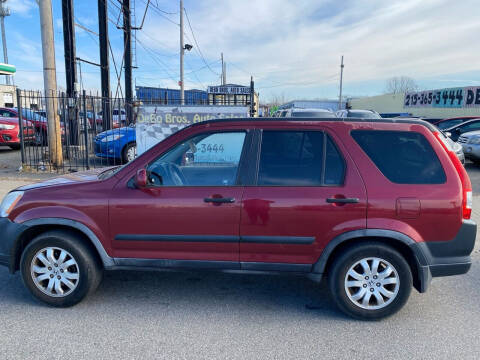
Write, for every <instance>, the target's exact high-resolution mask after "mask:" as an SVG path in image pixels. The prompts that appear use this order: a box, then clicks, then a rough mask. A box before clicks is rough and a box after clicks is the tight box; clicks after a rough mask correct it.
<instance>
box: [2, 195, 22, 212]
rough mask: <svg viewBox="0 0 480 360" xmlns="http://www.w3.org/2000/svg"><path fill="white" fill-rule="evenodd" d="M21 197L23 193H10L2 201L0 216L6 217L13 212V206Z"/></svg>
mask: <svg viewBox="0 0 480 360" xmlns="http://www.w3.org/2000/svg"><path fill="white" fill-rule="evenodd" d="M22 196H23V191H12V192H11V193H8V194H7V195H6V196H5V197H4V198H3V201H2V205H0V216H1V217H7V216H8V215H9V214H10V212H11V211H12V210H13V208H14V207H15V205H17V203H18V202H19V201H20V199H21V198H22Z"/></svg>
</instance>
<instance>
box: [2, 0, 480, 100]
mask: <svg viewBox="0 0 480 360" xmlns="http://www.w3.org/2000/svg"><path fill="white" fill-rule="evenodd" d="M87 2H88V4H90V3H91V4H92V6H90V5H88V4H87ZM145 3H146V1H138V2H137V9H136V18H137V22H140V20H141V17H142V16H143V11H144V9H145ZM150 3H151V6H150V8H149V10H148V13H147V17H146V20H145V24H144V27H143V29H142V30H141V31H137V32H136V34H137V37H138V40H139V42H138V43H137V44H136V54H137V62H138V66H139V68H138V69H136V70H134V76H135V77H137V80H138V83H141V84H145V85H150V86H159V85H161V86H167V85H168V86H171V87H178V85H177V84H176V82H177V81H178V77H179V70H178V68H179V63H178V61H179V60H178V52H179V26H178V25H177V23H178V21H179V19H178V17H179V15H178V13H177V14H173V15H169V14H165V13H163V12H161V11H159V10H158V9H161V10H164V11H166V12H175V11H178V9H177V7H178V5H176V4H178V3H175V4H174V3H172V2H171V1H167V0H165V1H164V0H158V1H154V2H150ZM8 4H9V6H10V7H11V8H13V6H12V4H15V5H14V6H15V7H16V9H17V11H19V12H20V11H23V13H25V14H29V13H30V12H31V10H32V9H33V7H35V6H36V4H35V3H34V1H33V0H15V1H12V0H10V1H9V2H8ZM157 4H158V6H157ZM93 5H94V6H93ZM184 5H185V7H186V10H187V14H188V19H189V20H190V22H191V26H192V28H193V34H194V35H195V38H194V36H193V34H192V31H191V29H190V26H189V22H188V19H187V17H185V33H186V36H185V42H187V43H189V44H192V45H194V49H193V50H192V51H191V52H187V53H186V55H185V61H186V62H185V67H186V70H185V73H186V74H187V75H186V85H187V87H189V88H191V87H196V88H199V87H201V85H202V84H203V85H211V84H215V83H218V82H219V77H218V75H217V74H216V73H218V72H220V66H219V63H218V59H219V58H220V53H221V52H223V53H224V57H225V60H226V62H227V81H228V82H232V83H239V84H248V83H249V80H250V74H252V75H253V76H254V78H255V84H256V87H257V88H258V89H259V90H260V92H261V93H262V95H263V96H264V97H269V96H272V95H274V94H285V96H286V97H288V98H292V97H306V98H316V97H324V96H327V97H336V96H338V80H339V72H340V67H339V65H340V64H339V63H340V57H341V55H344V56H345V72H344V86H345V89H344V92H346V93H348V94H352V95H363V94H365V93H367V92H368V93H369V94H372V93H379V92H381V91H383V90H384V88H385V79H387V78H389V77H392V76H400V75H406V76H410V77H412V78H414V79H416V80H417V82H419V83H421V84H422V87H427V88H428V87H429V86H437V85H438V83H439V82H438V81H436V80H435V79H447V80H448V79H449V78H451V79H454V80H455V79H457V80H458V79H460V78H459V77H454V76H448V75H449V74H456V73H461V72H463V73H469V72H471V73H475V72H476V73H477V74H478V72H480V65H478V62H477V61H476V58H477V52H478V51H477V49H476V47H477V42H478V40H477V34H478V33H479V32H480V23H479V22H478V21H477V19H476V12H477V9H478V0H462V1H457V2H451V1H449V0H422V1H418V0H390V1H384V0H362V1H358V0H342V1H338V0H308V1H307V0H304V1H292V0H262V1H258V0H242V1H238V0H222V1H218V0H202V1H193V0H185V4H184ZM22 9H23V10H22ZM92 9H94V10H93V12H94V13H95V15H93V16H92ZM111 10H112V11H114V12H115V13H116V12H117V10H116V9H115V8H112V9H111ZM54 13H55V12H54ZM58 15H59V12H58V11H57V16H56V21H58V18H59V16H58ZM75 15H76V17H77V20H78V21H79V22H80V23H82V24H83V25H85V26H88V27H89V28H91V29H94V30H96V29H97V21H96V1H95V0H83V1H82V2H78V4H77V8H76V14H75ZM115 20H116V19H114V21H115ZM59 25H60V24H57V27H58V28H59V27H60V26H59ZM137 25H139V24H137ZM15 30H16V31H18V32H22V31H23V30H22V29H21V27H20V26H18V27H17V28H16V29H15ZM76 30H77V34H78V35H79V36H77V50H78V54H82V56H86V57H87V56H88V58H92V59H97V58H98V44H96V43H95V42H94V41H93V40H92V39H91V38H92V36H90V35H88V34H85V32H84V31H81V30H79V29H78V28H77V29H76ZM22 34H23V33H22ZM110 36H111V42H112V47H113V49H114V54H115V59H116V60H117V62H118V63H120V62H121V56H122V54H123V43H122V39H121V37H122V33H121V31H118V30H117V29H115V28H114V27H112V26H111V31H110ZM56 37H58V36H56ZM24 38H25V44H21V43H20V40H22V39H16V43H15V44H16V45H15V47H14V48H13V50H10V48H9V51H10V52H13V53H15V52H16V56H18V59H19V61H22V62H23V61H24V63H28V62H29V61H30V62H31V63H32V66H33V65H34V64H35V66H38V59H40V60H41V49H40V48H39V47H38V45H39V44H40V39H39V36H38V39H37V40H34V39H30V37H29V36H28V35H24ZM195 39H196V40H197V43H195ZM22 41H23V40H22ZM35 41H37V44H36V45H34V44H33V43H34V42H35ZM198 45H199V46H200V49H199V48H198ZM61 47H62V46H61V44H60V45H59V47H57V55H58V54H61V51H63V50H62V49H61ZM199 50H201V52H202V54H203V56H204V57H205V60H206V62H207V63H209V64H211V65H210V67H211V68H212V69H213V71H211V70H210V69H209V68H208V67H207V66H205V63H204V61H203V59H202V57H201V56H200V54H199ZM22 53H23V54H29V55H30V56H29V57H32V58H33V59H20V58H21V57H22ZM12 56H13V55H12ZM23 57H25V56H24V55H23ZM57 65H58V64H57ZM112 68H113V66H112ZM192 70H196V71H195V72H191V71H192ZM462 78H463V77H462ZM87 79H88V81H91V82H92V83H91V84H90V85H89V86H91V87H93V86H98V84H99V83H100V81H99V79H95V76H94V75H92V76H87V77H86V81H87ZM468 79H469V77H468V76H466V77H465V85H467V84H468ZM472 79H478V77H472ZM452 82H453V81H452ZM442 84H443V85H442V86H448V81H445V82H443V81H442ZM455 84H457V82H455ZM458 84H460V83H459V82H458Z"/></svg>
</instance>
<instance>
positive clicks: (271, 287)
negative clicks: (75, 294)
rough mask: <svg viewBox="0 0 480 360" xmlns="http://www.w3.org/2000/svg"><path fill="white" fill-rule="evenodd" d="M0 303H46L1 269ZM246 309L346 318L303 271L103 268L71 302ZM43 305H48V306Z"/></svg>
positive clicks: (240, 311)
mask: <svg viewBox="0 0 480 360" xmlns="http://www.w3.org/2000/svg"><path fill="white" fill-rule="evenodd" d="M0 284H3V286H2V287H1V288H0V302H1V303H2V304H3V306H5V305H9V304H10V305H16V306H18V305H19V304H23V305H24V306H27V307H44V308H45V307H46V306H45V305H44V304H42V303H40V302H38V301H36V300H35V299H33V298H32V297H31V296H30V294H29V292H28V291H27V289H25V288H24V286H23V283H22V281H21V277H20V275H19V274H18V273H17V274H15V275H13V276H10V275H9V274H8V272H7V271H5V270H3V269H2V270H1V271H0ZM90 307H95V308H96V309H97V308H98V307H105V308H112V307H113V308H121V309H122V311H129V309H130V310H131V311H139V309H142V308H143V309H144V311H145V312H149V311H152V310H156V311H160V310H162V309H163V310H165V311H175V310H179V309H182V311H186V312H188V311H191V312H192V313H196V312H212V313H213V312H225V311H228V312H229V313H234V314H235V313H236V314H239V315H240V314H241V316H248V314H249V313H251V314H254V313H258V312H261V313H266V312H272V313H274V315H275V316H276V315H278V314H281V313H288V315H289V316H290V315H298V316H302V317H307V318H309V317H314V318H316V319H318V318H319V317H320V318H333V319H338V320H347V321H351V319H350V318H348V317H346V316H345V315H344V314H343V313H341V312H340V311H338V309H337V308H336V306H335V304H334V303H333V301H332V300H331V298H330V294H329V291H328V288H327V286H326V285H325V281H323V282H322V283H320V284H318V283H316V282H313V281H311V280H309V279H307V278H305V277H304V276H295V275H291V276H287V275H277V274H245V273H223V272H209V271H200V272H197V271H158V272H155V271H107V272H105V274H104V279H103V281H102V283H101V285H100V286H99V288H98V290H97V291H96V292H95V293H94V294H91V295H90V296H89V297H88V298H86V299H85V300H84V301H83V302H81V303H80V304H78V305H77V306H75V307H74V309H78V310H80V311H87V310H88V309H89V308H90ZM47 308H48V307H47Z"/></svg>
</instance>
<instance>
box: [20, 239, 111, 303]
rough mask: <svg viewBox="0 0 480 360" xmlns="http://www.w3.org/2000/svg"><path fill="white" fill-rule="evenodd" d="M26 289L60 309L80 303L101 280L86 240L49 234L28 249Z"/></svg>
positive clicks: (25, 256) (23, 264)
mask: <svg viewBox="0 0 480 360" xmlns="http://www.w3.org/2000/svg"><path fill="white" fill-rule="evenodd" d="M20 269H21V273H22V279H23V282H24V284H25V286H26V287H27V288H28V290H30V292H31V293H32V295H33V296H34V297H36V298H37V299H39V300H41V301H42V302H44V303H46V304H48V305H51V306H57V307H68V306H73V305H75V304H77V303H79V302H80V301H81V300H82V299H83V298H84V297H85V296H87V295H88V294H89V293H91V292H93V291H94V290H95V289H96V288H97V286H98V285H99V284H100V281H101V279H102V269H101V266H100V264H99V263H98V260H97V259H96V258H95V257H94V256H93V253H92V250H91V249H90V248H89V247H88V246H87V245H86V244H85V243H84V242H83V239H82V238H80V237H79V236H77V235H76V234H74V233H70V232H68V231H49V232H46V233H43V234H40V235H39V236H37V237H36V238H35V239H34V240H33V241H32V242H31V243H29V244H28V245H27V247H26V248H25V250H24V251H23V254H22V258H21V260H20Z"/></svg>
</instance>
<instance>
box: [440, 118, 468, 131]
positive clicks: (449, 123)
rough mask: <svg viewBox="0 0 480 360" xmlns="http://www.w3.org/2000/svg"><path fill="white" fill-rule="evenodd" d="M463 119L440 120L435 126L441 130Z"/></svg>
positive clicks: (459, 122)
mask: <svg viewBox="0 0 480 360" xmlns="http://www.w3.org/2000/svg"><path fill="white" fill-rule="evenodd" d="M462 122H463V120H460V119H458V120H447V121H441V122H439V123H438V125H437V127H438V128H439V129H441V130H444V129H448V128H451V127H452V126H455V125H458V124H461V123H462Z"/></svg>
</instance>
